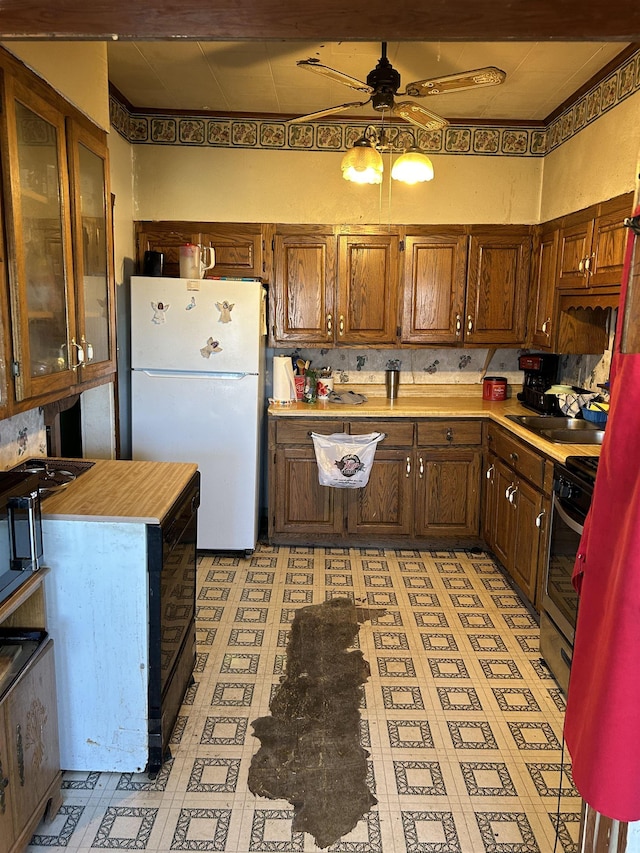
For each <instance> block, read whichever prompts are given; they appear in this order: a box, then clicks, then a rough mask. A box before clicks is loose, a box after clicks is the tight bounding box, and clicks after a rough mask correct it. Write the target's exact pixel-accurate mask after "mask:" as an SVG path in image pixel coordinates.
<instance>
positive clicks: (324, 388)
mask: <svg viewBox="0 0 640 853" xmlns="http://www.w3.org/2000/svg"><path fill="white" fill-rule="evenodd" d="M332 391H333V376H321V377H320V378H319V379H318V381H317V382H316V392H317V395H318V400H328V399H329V394H330V393H331V392H332Z"/></svg>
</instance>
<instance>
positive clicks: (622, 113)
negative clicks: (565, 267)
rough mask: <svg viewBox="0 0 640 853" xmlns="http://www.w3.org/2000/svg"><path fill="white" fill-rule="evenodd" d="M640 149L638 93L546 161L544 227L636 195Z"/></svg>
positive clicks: (543, 181)
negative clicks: (632, 192)
mask: <svg viewBox="0 0 640 853" xmlns="http://www.w3.org/2000/svg"><path fill="white" fill-rule="evenodd" d="M639 149H640V92H639V93H637V94H635V95H632V96H631V97H629V98H627V99H626V101H623V102H622V103H621V104H620V105H619V106H617V107H616V108H615V109H613V110H611V112H609V113H606V114H605V115H603V116H601V117H600V118H599V119H598V120H597V121H594V123H593V124H592V125H590V126H589V127H586V128H584V130H581V131H580V133H577V134H576V135H575V136H574V137H573V138H572V139H569V140H568V141H567V142H564V143H563V144H562V145H560V146H559V147H558V148H556V149H555V151H552V152H551V153H550V154H548V155H547V156H546V157H545V159H544V172H543V178H542V204H541V208H540V221H541V222H546V221H548V220H549V219H555V218H556V216H562V215H563V214H565V213H570V212H571V211H574V210H580V209H581V208H583V207H588V206H589V205H590V204H594V203H595V202H598V201H604V200H605V199H608V198H613V197H614V196H616V195H620V194H621V193H624V192H628V191H629V190H633V189H634V188H635V179H636V161H637V159H638V153H639Z"/></svg>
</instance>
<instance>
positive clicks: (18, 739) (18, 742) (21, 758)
mask: <svg viewBox="0 0 640 853" xmlns="http://www.w3.org/2000/svg"><path fill="white" fill-rule="evenodd" d="M16 753H17V758H18V773H19V775H20V785H21V786H22V787H23V788H24V748H23V746H22V728H21V727H20V723H18V725H17V726H16Z"/></svg>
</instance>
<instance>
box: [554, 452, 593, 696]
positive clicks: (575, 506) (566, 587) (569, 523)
mask: <svg viewBox="0 0 640 853" xmlns="http://www.w3.org/2000/svg"><path fill="white" fill-rule="evenodd" d="M597 469H598V459H597V457H595V456H568V457H567V459H566V460H565V464H564V465H560V464H556V465H555V466H554V469H553V473H554V476H553V503H552V510H551V532H550V535H549V556H548V561H547V573H546V578H545V585H544V596H543V599H542V609H541V613H540V654H541V655H542V657H543V658H544V659H545V661H546V662H547V664H548V666H549V669H550V670H551V672H552V673H553V674H554V676H555V678H556V680H557V681H558V683H559V684H560V686H561V687H562V689H563V690H564V692H565V693H566V692H567V689H568V686H569V673H570V670H571V659H572V657H573V641H574V636H575V629H576V619H577V615H578V595H577V593H576V591H575V589H574V588H573V585H572V583H571V576H572V574H573V567H574V564H575V559H576V554H577V553H578V546H579V544H580V539H581V537H582V531H583V529H584V521H585V518H586V516H587V512H588V511H589V506H590V504H591V496H592V494H593V484H594V482H595V478H596V472H597Z"/></svg>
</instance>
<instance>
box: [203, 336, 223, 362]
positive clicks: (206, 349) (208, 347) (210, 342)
mask: <svg viewBox="0 0 640 853" xmlns="http://www.w3.org/2000/svg"><path fill="white" fill-rule="evenodd" d="M221 350H222V347H221V346H220V342H219V341H214V339H213V338H207V343H206V344H205V346H203V347H202V348H201V349H200V355H201V356H202V357H203V358H209V357H210V356H211V353H212V352H220V351H221Z"/></svg>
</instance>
